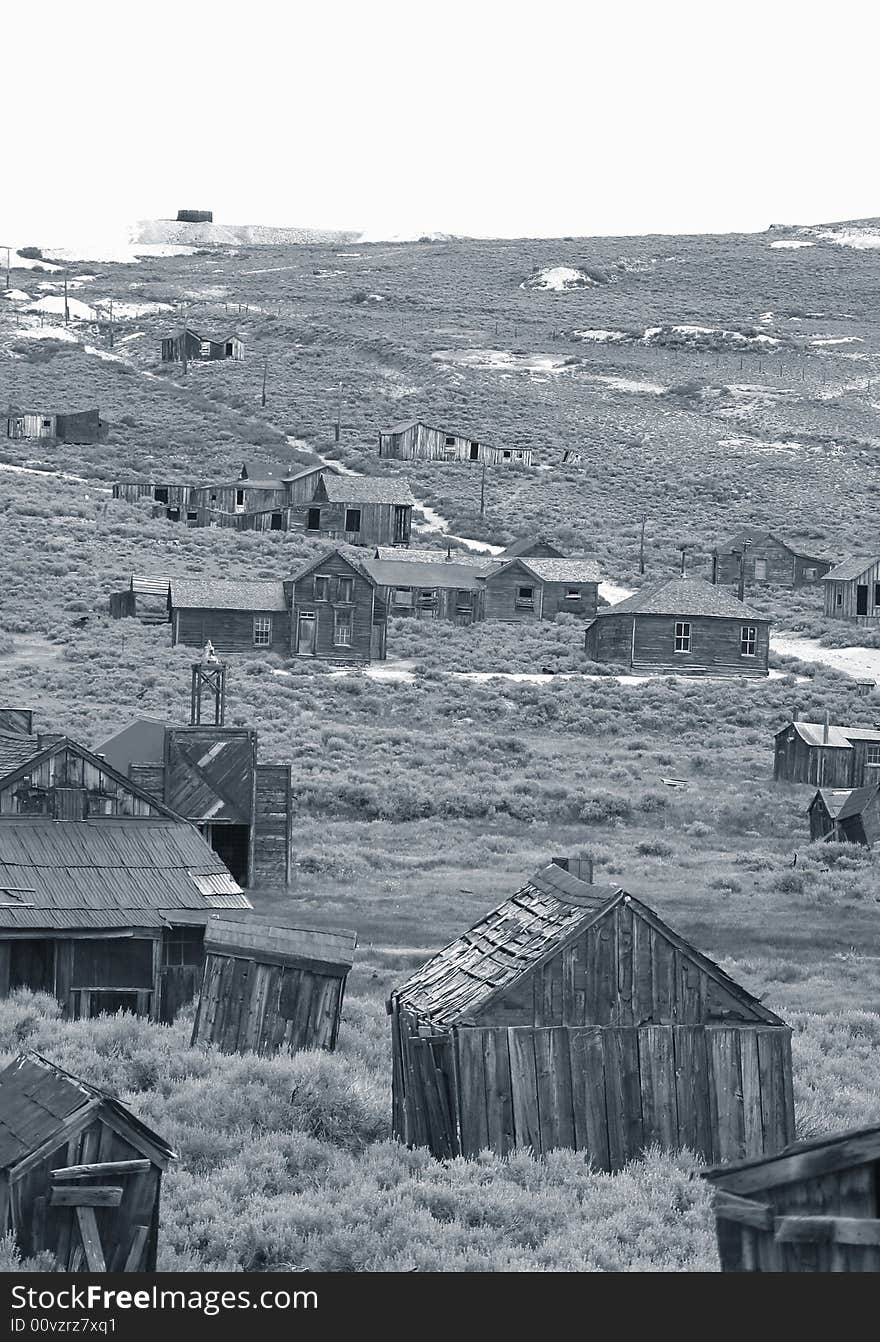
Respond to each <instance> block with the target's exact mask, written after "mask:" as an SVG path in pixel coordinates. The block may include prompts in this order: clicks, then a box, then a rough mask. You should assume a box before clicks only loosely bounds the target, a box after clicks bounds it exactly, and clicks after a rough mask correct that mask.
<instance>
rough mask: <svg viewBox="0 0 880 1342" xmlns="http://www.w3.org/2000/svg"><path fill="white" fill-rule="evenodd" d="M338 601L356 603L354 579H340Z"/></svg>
mask: <svg viewBox="0 0 880 1342" xmlns="http://www.w3.org/2000/svg"><path fill="white" fill-rule="evenodd" d="M337 600H338V601H354V578H340V579H339V595H338V597H337Z"/></svg>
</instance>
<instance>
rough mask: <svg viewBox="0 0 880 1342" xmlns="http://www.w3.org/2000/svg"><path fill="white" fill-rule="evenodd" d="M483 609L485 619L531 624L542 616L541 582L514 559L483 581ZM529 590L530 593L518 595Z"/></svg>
mask: <svg viewBox="0 0 880 1342" xmlns="http://www.w3.org/2000/svg"><path fill="white" fill-rule="evenodd" d="M485 588H486V591H485V596H484V601H483V610H484V614H485V618H486V619H487V620H506V621H510V622H515V623H531V622H533V621H535V620H541V619H543V618H544V614H543V606H544V584H543V583H542V582H541V581H540V579H538V578H536V577H535V576H534V574H532V573H529V571H528V569H527V568H526V567H525V566H524V565H523V564H521V563H520V562H519V560H515V561H514V562H513V563H510V564H506V565H505V566H504V567H503V569H502V570H501V571H499V572H497V573H494V574H489V575H488V576H487V577H486V580H485ZM526 591H528V593H529V594H530V595H528V596H525V595H521V593H524V592H526Z"/></svg>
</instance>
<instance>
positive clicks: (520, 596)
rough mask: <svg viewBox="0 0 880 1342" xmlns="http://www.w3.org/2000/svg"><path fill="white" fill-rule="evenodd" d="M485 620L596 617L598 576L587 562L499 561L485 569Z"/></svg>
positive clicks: (541, 559)
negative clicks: (575, 616) (560, 616)
mask: <svg viewBox="0 0 880 1342" xmlns="http://www.w3.org/2000/svg"><path fill="white" fill-rule="evenodd" d="M483 581H484V585H485V600H484V618H485V619H487V620H507V621H532V620H552V619H555V617H556V616H557V615H559V614H560V613H562V612H565V613H567V614H569V615H577V616H581V617H585V616H593V615H595V614H596V611H597V609H598V602H599V595H598V594H599V583H600V581H601V574H600V573H599V570H598V568H597V567H596V565H595V564H594V563H593V562H592V560H589V559H556V558H544V557H540V558H538V557H532V556H531V555H529V556H528V557H524V558H519V557H517V558H512V559H507V560H502V562H501V563H500V564H497V565H495V566H493V567H491V568H488V569H486V570H485V573H484V577H483Z"/></svg>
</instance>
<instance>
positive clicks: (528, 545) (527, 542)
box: [499, 536, 563, 559]
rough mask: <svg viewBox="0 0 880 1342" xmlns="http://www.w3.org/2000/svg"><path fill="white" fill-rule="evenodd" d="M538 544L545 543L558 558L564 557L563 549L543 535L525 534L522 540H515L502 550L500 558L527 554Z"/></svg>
mask: <svg viewBox="0 0 880 1342" xmlns="http://www.w3.org/2000/svg"><path fill="white" fill-rule="evenodd" d="M536 545H544V546H546V547H547V549H549V550H552V551H553V553H554V555H555V556H556V557H557V558H558V559H562V557H563V555H562V551H561V550H558V549H557V548H556V546H555V545H553V544H551V542H550V541H548V540H545V539H544V537H543V536H523V537H521V539H520V540H518V541H514V542H513V544H512V545H508V546H507V548H506V549H504V550H502V551H501V554H500V555H499V558H500V559H515V558H518V557H519V556H521V555H527V554H528V552H529V550H533V549H534V548H535V546H536Z"/></svg>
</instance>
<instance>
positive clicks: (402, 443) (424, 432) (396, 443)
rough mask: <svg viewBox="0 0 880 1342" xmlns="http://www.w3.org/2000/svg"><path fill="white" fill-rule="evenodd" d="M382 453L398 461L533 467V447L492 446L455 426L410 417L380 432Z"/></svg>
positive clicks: (380, 451) (380, 452)
mask: <svg viewBox="0 0 880 1342" xmlns="http://www.w3.org/2000/svg"><path fill="white" fill-rule="evenodd" d="M379 456H380V457H395V458H397V460H399V461H476V462H485V463H486V464H487V465H491V466H512V465H519V466H531V464H532V450H531V448H528V447H526V448H523V447H514V448H501V447H490V446H489V444H488V443H484V442H482V441H481V440H480V439H479V438H474V437H472V436H471V435H470V434H465V433H458V432H457V431H456V430H455V429H438V428H435V427H434V426H433V425H431V424H426V423H425V422H424V421H423V420H419V419H413V420H407V421H406V422H405V423H403V424H394V425H392V427H391V428H390V429H382V430H381V431H380V433H379Z"/></svg>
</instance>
